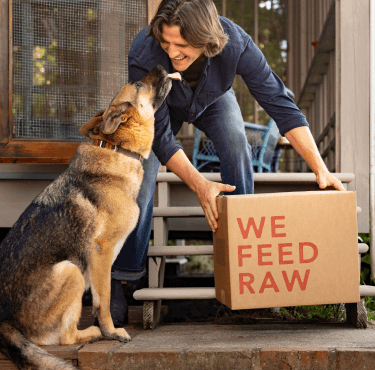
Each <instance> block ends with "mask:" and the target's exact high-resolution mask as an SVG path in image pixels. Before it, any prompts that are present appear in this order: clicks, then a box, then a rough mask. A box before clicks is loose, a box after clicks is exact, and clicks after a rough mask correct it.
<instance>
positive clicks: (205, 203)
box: [194, 178, 236, 232]
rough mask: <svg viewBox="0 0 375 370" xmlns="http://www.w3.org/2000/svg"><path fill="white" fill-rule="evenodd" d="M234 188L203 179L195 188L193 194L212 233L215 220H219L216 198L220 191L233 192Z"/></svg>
mask: <svg viewBox="0 0 375 370" xmlns="http://www.w3.org/2000/svg"><path fill="white" fill-rule="evenodd" d="M235 189H236V187H235V186H232V185H227V184H221V183H218V182H213V181H209V180H206V179H205V178H203V179H202V180H201V181H199V182H198V184H197V185H196V187H195V190H194V191H195V193H196V194H197V197H198V200H199V203H200V205H201V207H202V208H203V211H204V215H205V216H206V220H207V222H208V224H209V225H210V228H211V230H212V232H216V230H217V220H218V218H219V212H218V210H217V204H216V196H217V195H219V194H220V193H221V192H222V191H228V192H230V191H234V190H235Z"/></svg>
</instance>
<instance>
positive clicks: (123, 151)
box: [94, 139, 143, 163]
mask: <svg viewBox="0 0 375 370" xmlns="http://www.w3.org/2000/svg"><path fill="white" fill-rule="evenodd" d="M94 145H95V146H99V147H100V148H105V149H110V150H114V151H115V152H118V153H121V154H124V155H127V156H128V157H131V158H135V159H138V160H139V161H140V162H141V163H142V162H143V157H142V156H141V155H140V154H139V153H134V152H132V151H130V150H127V149H124V148H122V147H121V146H119V145H112V144H111V143H109V142H108V141H105V140H99V139H96V140H94Z"/></svg>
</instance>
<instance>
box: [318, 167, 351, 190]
mask: <svg viewBox="0 0 375 370" xmlns="http://www.w3.org/2000/svg"><path fill="white" fill-rule="evenodd" d="M316 182H317V183H318V185H319V187H320V189H326V188H333V189H336V190H340V191H345V188H344V185H343V184H342V183H341V181H340V180H339V179H338V178H337V177H335V176H333V175H332V174H331V173H330V172H327V171H323V172H318V173H317V174H316Z"/></svg>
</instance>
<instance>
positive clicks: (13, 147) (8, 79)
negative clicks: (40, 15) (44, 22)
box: [0, 0, 161, 163]
mask: <svg viewBox="0 0 375 370" xmlns="http://www.w3.org/2000/svg"><path fill="white" fill-rule="evenodd" d="M160 1H161V0H148V1H147V18H148V23H150V21H151V19H152V17H153V15H154V14H155V12H156V9H157V6H158V5H159V3H160ZM0 34H1V35H3V37H1V38H0V163H68V162H69V161H70V159H71V158H72V156H73V155H74V152H75V150H76V148H77V147H78V145H79V144H80V141H77V140H74V139H66V140H48V139H17V138H14V137H13V134H12V61H13V59H12V57H13V56H12V45H13V39H12V0H0Z"/></svg>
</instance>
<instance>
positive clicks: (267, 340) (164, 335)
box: [78, 323, 375, 370]
mask: <svg viewBox="0 0 375 370" xmlns="http://www.w3.org/2000/svg"><path fill="white" fill-rule="evenodd" d="M131 336H132V341H131V342H129V343H127V344H125V343H119V342H117V341H100V342H95V343H91V344H86V345H84V346H83V347H82V348H81V349H80V350H79V351H78V361H79V369H81V370H99V369H100V370H109V369H111V370H112V369H132V370H148V369H150V370H151V369H152V370H155V369H163V370H169V369H173V370H175V369H179V370H202V369H215V370H227V369H228V370H232V369H239V370H241V369H247V370H248V369H254V370H255V369H257V370H258V369H267V370H279V369H298V370H306V369H335V370H344V369H345V370H349V369H350V370H353V369H374V368H375V350H374V348H373V343H374V342H375V330H371V329H368V330H359V329H354V328H351V327H349V326H347V325H345V324H343V325H341V324H335V325H329V324H326V325H300V324H276V323H274V324H255V325H211V324H206V325H197V324H190V325H160V326H159V327H157V328H156V329H155V330H153V331H150V330H148V331H144V330H138V331H137V332H134V331H133V332H131Z"/></svg>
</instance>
